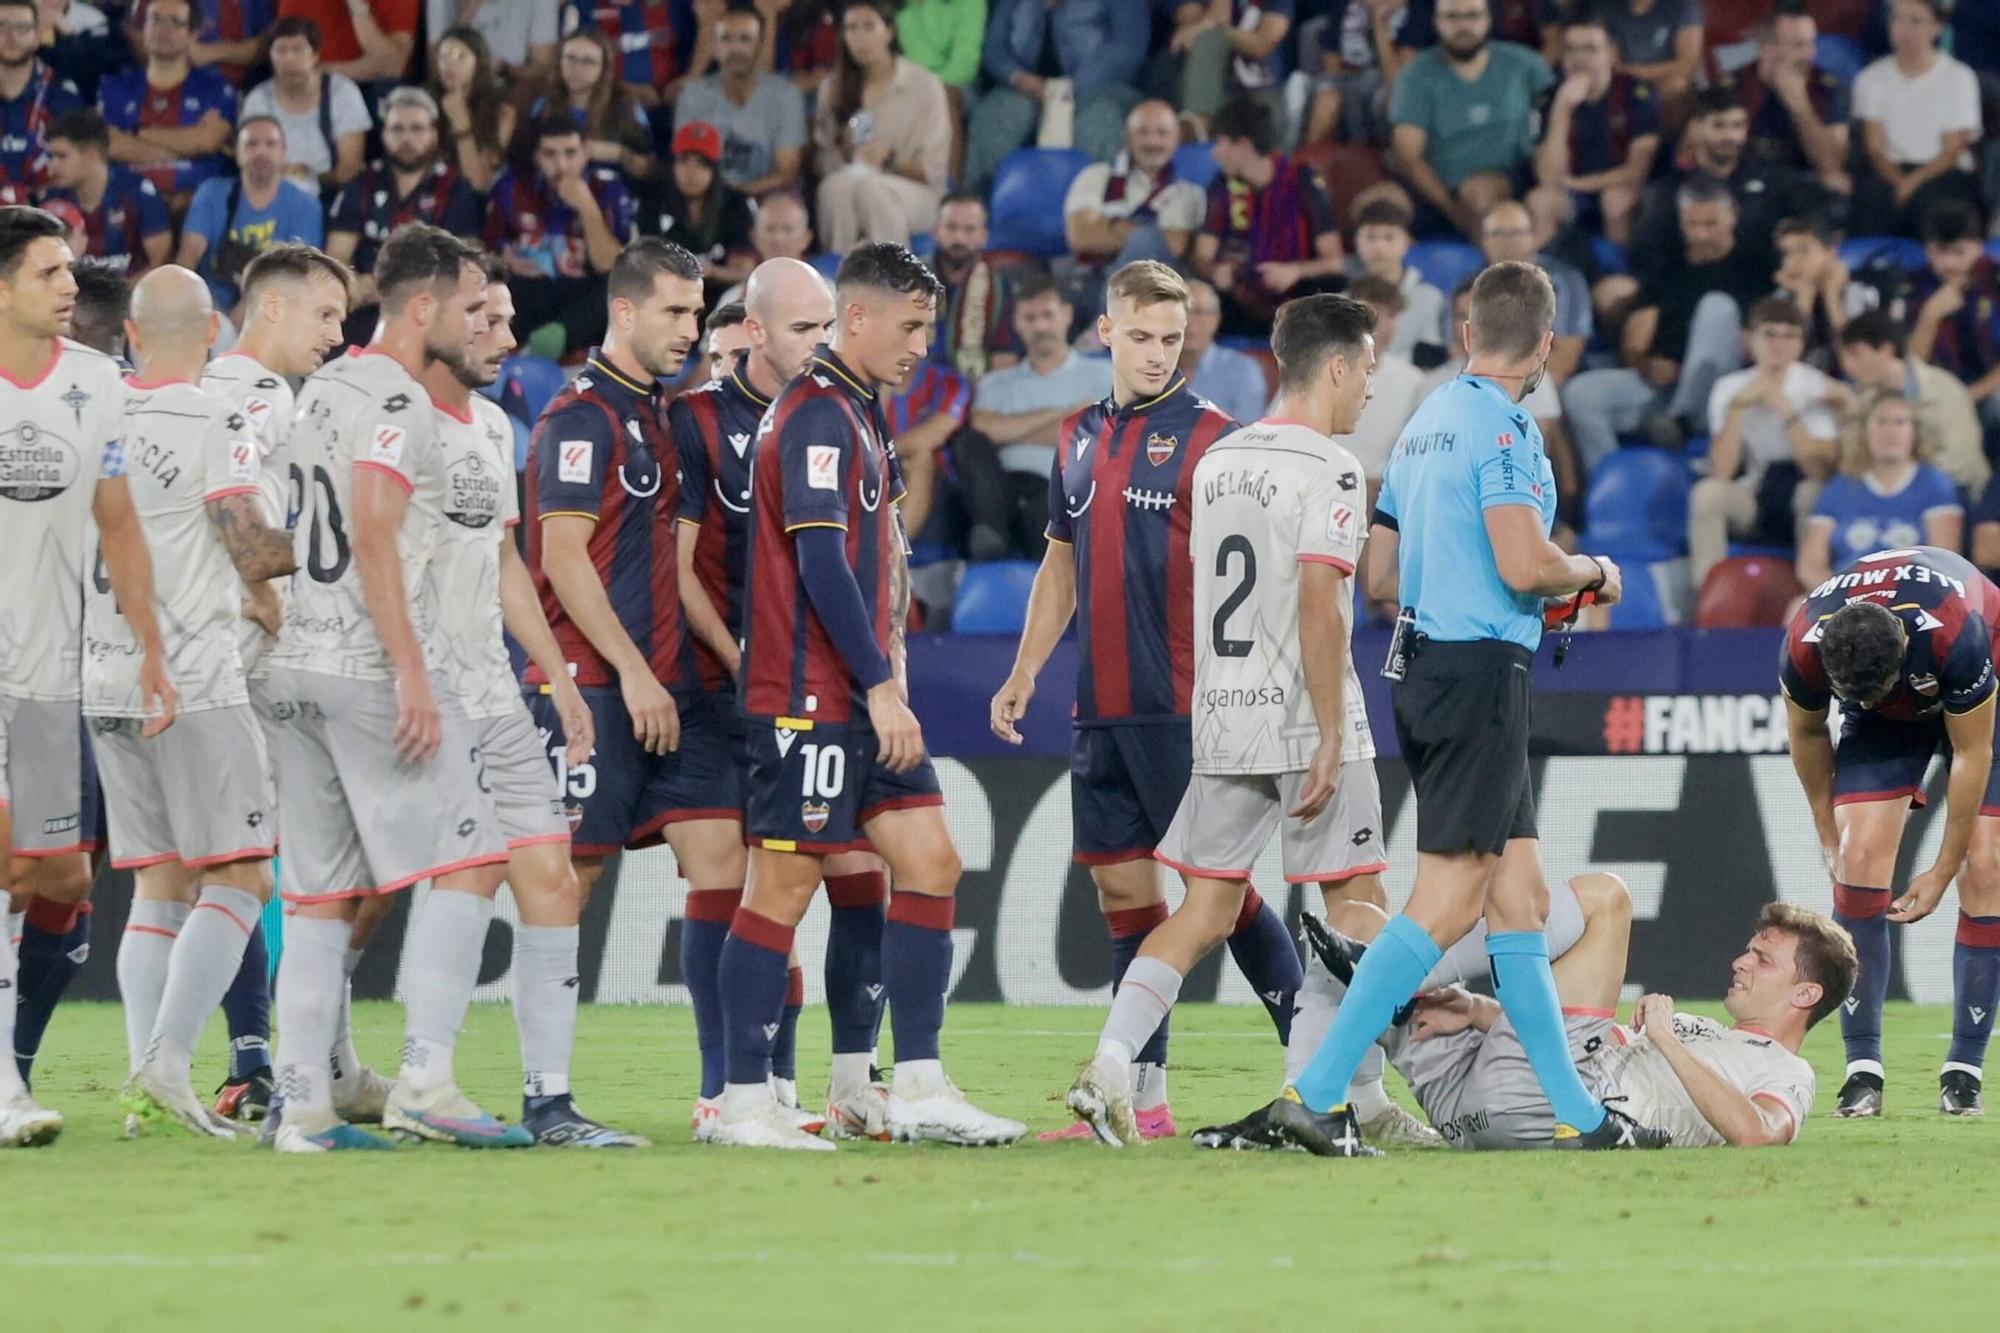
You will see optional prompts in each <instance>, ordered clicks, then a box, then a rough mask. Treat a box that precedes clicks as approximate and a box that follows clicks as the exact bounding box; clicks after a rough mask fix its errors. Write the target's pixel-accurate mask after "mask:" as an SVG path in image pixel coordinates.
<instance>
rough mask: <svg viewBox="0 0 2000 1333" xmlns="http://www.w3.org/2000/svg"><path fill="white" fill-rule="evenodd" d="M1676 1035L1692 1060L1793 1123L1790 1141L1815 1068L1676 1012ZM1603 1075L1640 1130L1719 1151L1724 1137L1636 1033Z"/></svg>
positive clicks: (1748, 1035) (1765, 1041) (1740, 1032)
mask: <svg viewBox="0 0 2000 1333" xmlns="http://www.w3.org/2000/svg"><path fill="white" fill-rule="evenodd" d="M1674 1032H1675V1034H1676V1035H1677V1036H1679V1037H1680V1039H1681V1044H1682V1045H1683V1046H1685V1047H1687V1049H1688V1052H1689V1054H1691V1055H1693V1056H1694V1057H1695V1059H1697V1060H1699V1061H1701V1062H1702V1063H1703V1064H1705V1065H1707V1066H1708V1067H1709V1068H1710V1069H1712V1070H1714V1071H1715V1072H1716V1073H1717V1074H1719V1075H1721V1077H1722V1080H1723V1082H1725V1083H1727V1084H1728V1085H1729V1086H1730V1087H1732V1088H1735V1089H1736V1090H1737V1091H1738V1092H1741V1093H1743V1094H1744V1095H1745V1096H1747V1097H1753V1098H1755V1099H1756V1100H1758V1101H1760V1102H1765V1103H1769V1104H1773V1105H1776V1106H1779V1107H1781V1108H1782V1109H1783V1110H1784V1112H1785V1114H1787V1115H1788V1116H1790V1117H1791V1121H1792V1138H1793V1139H1796V1138H1798V1136H1799V1126H1800V1125H1802V1124H1804V1123H1805V1119H1806V1114H1807V1112H1809V1111H1811V1110H1812V1104H1813V1095H1814V1092H1815V1091H1816V1090H1817V1087H1818V1080H1817V1079H1816V1078H1815V1077H1814V1075H1813V1068H1812V1066H1811V1065H1809V1064H1807V1063H1806V1062H1805V1061H1804V1060H1803V1059H1801V1058H1800V1057H1799V1056H1797V1055H1794V1054H1793V1053H1792V1052H1790V1051H1788V1050H1786V1049H1785V1048H1784V1047H1783V1046H1782V1045H1780V1044H1779V1043H1777V1042H1776V1041H1773V1040H1772V1039H1771V1038H1769V1037H1765V1036H1760V1035H1759V1034H1757V1033H1755V1032H1749V1031H1745V1030H1744V1029H1742V1028H1731V1027H1724V1026H1723V1025H1722V1024H1720V1023H1718V1022H1716V1021H1715V1020H1714V1019H1712V1018H1702V1017H1700V1016H1698V1015H1696V1014H1679V1013H1677V1014H1675V1015H1674ZM1603 1061H1604V1069H1605V1071H1606V1072H1607V1073H1608V1074H1609V1075H1610V1077H1611V1079H1612V1081H1613V1082H1614V1083H1615V1084H1616V1085H1617V1095H1620V1096H1623V1097H1624V1098H1625V1099H1626V1100H1625V1102H1624V1104H1623V1106H1622V1107H1621V1108H1620V1109H1622V1110H1624V1111H1625V1112H1626V1113H1627V1114H1628V1115H1630V1116H1631V1117H1632V1118H1633V1119H1634V1120H1637V1121H1638V1122H1639V1123H1640V1124H1642V1125H1652V1126H1654V1127H1655V1128H1658V1129H1664V1130H1670V1131H1671V1132H1672V1133H1673V1136H1674V1143H1673V1146H1674V1147H1676V1148H1720V1147H1722V1146H1723V1142H1724V1141H1723V1137H1722V1135H1720V1134H1718V1133H1716V1132H1715V1127H1714V1126H1713V1125H1711V1124H1709V1123H1708V1121H1706V1120H1704V1119H1702V1116H1701V1112H1699V1111H1697V1110H1695V1106H1694V1098H1692V1097H1690V1096H1689V1095H1688V1091H1687V1089H1686V1088H1685V1087H1684V1086H1682V1084H1681V1081H1680V1077H1679V1076H1678V1075H1677V1074H1675V1073H1674V1070H1673V1066H1672V1065H1670V1064H1668V1063H1667V1057H1666V1056H1665V1055H1663V1054H1661V1053H1660V1048H1659V1047H1658V1046H1655V1045H1654V1044H1653V1042H1652V1041H1651V1039H1649V1038H1648V1037H1647V1036H1646V1035H1645V1034H1644V1033H1639V1034H1638V1035H1636V1036H1633V1037H1632V1038H1631V1041H1630V1042H1629V1043H1628V1044H1627V1045H1625V1046H1622V1047H1618V1048H1617V1049H1614V1050H1612V1051H1610V1052H1608V1053H1606V1055H1605V1056H1604V1057H1603Z"/></svg>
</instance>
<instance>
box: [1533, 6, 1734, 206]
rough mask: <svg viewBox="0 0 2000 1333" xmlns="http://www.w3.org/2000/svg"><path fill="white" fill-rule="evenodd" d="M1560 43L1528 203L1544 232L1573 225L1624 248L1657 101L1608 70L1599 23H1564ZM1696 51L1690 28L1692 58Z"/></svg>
mask: <svg viewBox="0 0 2000 1333" xmlns="http://www.w3.org/2000/svg"><path fill="white" fill-rule="evenodd" d="M1690 2H1691V0H1690ZM1656 3H1665V0H1656ZM1699 15H1700V11H1699V10H1698V9H1697V10H1696V16H1697V19H1698V18H1699ZM1562 43H1563V63H1562V71H1563V81H1562V82H1561V83H1560V84H1558V85H1557V86H1556V93H1555V97H1554V99H1553V100H1552V101H1551V102H1550V103H1549V113H1548V119H1547V122H1546V124H1545V126H1544V128H1543V133H1542V146H1541V147H1540V148H1539V149H1537V150H1536V151H1535V178H1536V180H1537V181H1538V182H1539V184H1538V185H1537V187H1536V189H1535V191H1534V193H1533V194H1531V195H1529V196H1528V202H1529V204H1530V206H1531V207H1532V208H1533V209H1534V211H1535V215H1536V217H1537V218H1538V219H1539V220H1540V223H1541V226H1542V228H1543V230H1544V231H1546V232H1553V231H1554V230H1555V229H1556V228H1557V227H1558V226H1561V225H1563V224H1565V223H1574V224H1575V225H1577V226H1579V227H1581V228H1583V229H1584V230H1585V231H1589V232H1598V233H1602V234H1603V235H1604V236H1606V237H1608V238H1610V239H1611V240H1613V241H1615V242H1617V243H1618V244H1619V245H1630V244H1631V243H1632V222H1633V219H1634V217H1636V216H1637V214H1638V211H1639V194H1640V191H1642V190H1643V189H1644V188H1645V186H1646V178H1647V177H1648V176H1650V175H1651V174H1652V171H1653V159H1654V157H1655V156H1656V155H1657V154H1658V153H1659V151H1660V104H1659V99H1658V98H1657V97H1656V96H1655V95H1654V90H1653V87H1652V85H1651V84H1649V83H1647V82H1646V81H1644V80H1643V79H1640V78H1637V77H1635V76H1634V75H1632V74H1631V73H1629V72H1627V71H1625V70H1621V69H1618V68H1616V65H1615V55H1616V53H1615V52H1614V51H1613V49H1612V45H1611V31H1610V28H1609V27H1608V26H1607V25H1606V23H1605V20H1604V19H1603V18H1601V17H1585V18H1581V19H1579V20H1577V21H1576V22H1574V23H1571V24H1570V25H1569V26H1567V27H1565V28H1564V29H1563V35H1562ZM1700 48H1701V30H1700V28H1696V29H1695V49H1696V52H1697V55H1698V53H1699V51H1700Z"/></svg>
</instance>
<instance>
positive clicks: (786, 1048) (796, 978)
mask: <svg viewBox="0 0 2000 1333" xmlns="http://www.w3.org/2000/svg"><path fill="white" fill-rule="evenodd" d="M805 1005H806V974H805V969H804V968H800V967H794V968H789V969H787V970H786V973H785V1009H784V1012H783V1013H782V1014H780V1015H779V1017H778V1036H777V1040H775V1041H773V1042H772V1043H771V1073H772V1074H773V1075H775V1076H776V1077H778V1078H788V1079H792V1080H794V1081H796V1080H797V1079H798V1076H799V1010H801V1009H803V1008H805Z"/></svg>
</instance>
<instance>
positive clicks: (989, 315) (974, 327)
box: [930, 193, 1021, 384]
mask: <svg viewBox="0 0 2000 1333" xmlns="http://www.w3.org/2000/svg"><path fill="white" fill-rule="evenodd" d="M935 235H936V238H937V254H936V255H935V256H933V257H932V259H931V269H932V271H933V272H935V273H936V274H937V276H938V281H939V282H942V283H943V284H944V300H943V301H942V302H940V303H939V306H938V327H937V332H936V336H934V337H933V338H932V339H931V351H930V356H931V360H933V361H936V362H939V363H941V364H943V365H947V366H950V367H952V368H953V369H954V370H956V371H958V373H959V374H961V375H963V376H965V378H966V380H967V381H968V382H969V383H972V384H977V383H979V378H980V376H982V375H984V374H985V373H986V372H987V371H989V370H1004V369H1006V368H1007V367H1008V366H1011V365H1013V364H1014V363H1016V362H1017V361H1019V360H1020V359H1021V344H1020V343H1019V342H1017V341H1015V338H1014V302H1013V290H1014V284H1013V280H1012V279H1011V278H1010V277H1009V276H1008V274H1007V271H1006V270H1005V269H1003V268H1001V267H1000V266H999V265H998V264H995V263H993V262H992V261H991V260H989V259H987V258H986V243H987V239H988V236H987V231H986V201H985V200H984V199H981V198H980V197H979V196H978V195H976V194H963V193H961V194H951V195H946V196H945V201H944V203H943V204H941V205H939V207H938V220H937V228H936V231H935Z"/></svg>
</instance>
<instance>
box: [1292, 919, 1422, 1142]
mask: <svg viewBox="0 0 2000 1333" xmlns="http://www.w3.org/2000/svg"><path fill="white" fill-rule="evenodd" d="M1442 957H1444V951H1443V950H1442V949H1440V948H1438V947H1437V942H1436V941H1434V940H1433V939H1431V937H1430V935H1429V934H1428V933H1426V932H1425V930H1424V928H1423V927H1422V926H1420V925H1418V924H1417V923H1416V922H1414V921H1412V920H1410V918H1408V917H1406V916H1398V917H1391V918H1390V920H1389V923H1388V924H1387V925H1385V926H1383V927H1382V933H1381V934H1380V935H1377V936H1376V937H1375V942H1374V943H1373V944H1371V945H1369V946H1368V952H1367V954H1366V955H1364V956H1363V958H1362V959H1361V963H1360V965H1359V966H1357V967H1356V968H1355V969H1354V982H1353V984H1352V985H1350V986H1349V987H1348V988H1347V997H1346V998H1345V999H1344V1000H1342V1001H1341V1004H1340V1012H1339V1013H1338V1014H1336V1015H1334V1019H1333V1027H1332V1028H1331V1029H1329V1030H1328V1032H1327V1034H1326V1039H1325V1040H1324V1041H1322V1042H1321V1043H1320V1045H1319V1049H1318V1050H1317V1051H1314V1052H1313V1057H1312V1059H1311V1060H1310V1061H1308V1062H1307V1064H1306V1067H1305V1068H1304V1069H1303V1070H1301V1071H1300V1073H1299V1077H1298V1079H1297V1081H1296V1082H1295V1083H1294V1084H1293V1086H1294V1087H1296V1088H1297V1089H1298V1093H1299V1097H1300V1099H1301V1100H1303V1101H1304V1102H1305V1104H1306V1105H1307V1106H1308V1107H1310V1108H1312V1109H1313V1110H1315V1111H1328V1110H1331V1109H1332V1108H1333V1107H1335V1106H1338V1105H1339V1104H1340V1103H1341V1102H1343V1101H1345V1100H1347V1085H1348V1084H1349V1083H1352V1082H1353V1081H1354V1071H1355V1070H1357V1069H1359V1068H1360V1067H1361V1057H1362V1056H1364V1055H1366V1054H1367V1053H1368V1048H1369V1047H1370V1046H1373V1045H1374V1044H1375V1039H1376V1038H1377V1037H1379V1036H1381V1035H1382V1029H1384V1028H1386V1027H1388V1026H1389V1023H1390V1021H1391V1020H1392V1019H1393V1018H1394V1017H1395V1014H1396V1010H1397V1009H1399V1008H1400V1007H1402V1005H1403V1004H1404V1003H1405V1002H1406V1001H1408V1000H1409V998H1410V997H1411V996H1412V995H1415V994H1416V993H1417V987H1419V986H1421V985H1423V984H1424V978H1425V977H1426V976H1428V975H1430V970H1431V969H1432V968H1434V967H1436V966H1437V964H1438V959H1440V958H1442Z"/></svg>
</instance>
